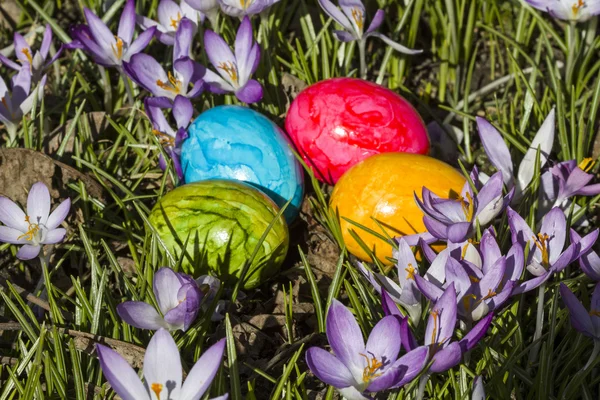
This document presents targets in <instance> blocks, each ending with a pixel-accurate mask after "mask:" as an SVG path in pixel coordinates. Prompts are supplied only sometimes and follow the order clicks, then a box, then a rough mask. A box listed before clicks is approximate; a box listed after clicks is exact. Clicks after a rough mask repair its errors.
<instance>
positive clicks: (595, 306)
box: [589, 283, 600, 339]
mask: <svg viewBox="0 0 600 400" xmlns="http://www.w3.org/2000/svg"><path fill="white" fill-rule="evenodd" d="M594 311H600V283H596V287H595V288H594V292H593V293H592V303H591V304H590V314H589V315H590V319H591V320H592V324H594V331H595V338H596V339H600V317H599V316H598V315H596V314H594V315H592V314H591V313H592V312H594Z"/></svg>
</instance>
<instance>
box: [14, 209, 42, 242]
mask: <svg viewBox="0 0 600 400" xmlns="http://www.w3.org/2000/svg"><path fill="white" fill-rule="evenodd" d="M25 222H27V224H28V225H29V226H28V227H27V229H28V231H27V232H25V233H24V234H22V235H21V236H19V237H18V238H17V240H19V239H22V238H25V240H28V241H30V242H31V241H32V240H33V238H34V236H35V235H37V233H38V232H39V231H40V226H39V225H38V224H32V223H31V221H30V220H29V215H26V216H25Z"/></svg>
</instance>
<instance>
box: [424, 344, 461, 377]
mask: <svg viewBox="0 0 600 400" xmlns="http://www.w3.org/2000/svg"><path fill="white" fill-rule="evenodd" d="M461 359H462V350H461V348H460V345H459V344H458V342H452V343H450V344H449V345H448V346H446V347H444V348H443V349H441V350H439V351H438V352H437V353H435V355H434V356H433V364H431V367H429V371H430V372H433V373H442V372H446V371H448V370H449V369H450V368H453V367H455V366H457V365H458V363H460V360H461Z"/></svg>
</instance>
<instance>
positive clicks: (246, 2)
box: [240, 0, 253, 10]
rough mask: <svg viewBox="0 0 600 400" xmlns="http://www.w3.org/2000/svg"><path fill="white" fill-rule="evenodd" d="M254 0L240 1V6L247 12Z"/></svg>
mask: <svg viewBox="0 0 600 400" xmlns="http://www.w3.org/2000/svg"><path fill="white" fill-rule="evenodd" d="M252 1H253V0H240V5H241V6H242V8H243V9H244V10H245V9H247V8H248V6H249V5H250V4H252Z"/></svg>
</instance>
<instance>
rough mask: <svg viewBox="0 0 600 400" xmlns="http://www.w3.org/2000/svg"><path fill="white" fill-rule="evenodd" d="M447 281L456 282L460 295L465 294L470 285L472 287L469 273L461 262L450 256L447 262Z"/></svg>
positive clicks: (457, 291) (457, 292)
mask: <svg viewBox="0 0 600 400" xmlns="http://www.w3.org/2000/svg"><path fill="white" fill-rule="evenodd" d="M446 282H448V283H452V284H454V288H455V289H456V295H457V296H458V297H462V296H464V295H465V293H466V292H467V290H469V287H471V279H470V278H469V274H467V272H466V271H465V269H464V268H463V266H462V265H461V264H460V262H458V261H457V260H455V259H454V258H449V259H448V262H447V263H446Z"/></svg>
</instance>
